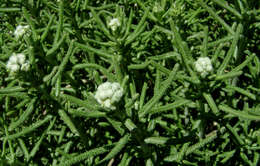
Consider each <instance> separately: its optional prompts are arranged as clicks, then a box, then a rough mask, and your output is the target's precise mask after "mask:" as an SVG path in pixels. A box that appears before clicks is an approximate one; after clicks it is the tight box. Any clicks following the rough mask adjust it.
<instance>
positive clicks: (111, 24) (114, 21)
mask: <svg viewBox="0 0 260 166" xmlns="http://www.w3.org/2000/svg"><path fill="white" fill-rule="evenodd" d="M120 25H121V23H120V21H119V19H118V18H113V19H111V20H110V22H109V23H108V26H109V27H110V28H111V29H112V31H115V30H116V29H117V27H119V26H120Z"/></svg>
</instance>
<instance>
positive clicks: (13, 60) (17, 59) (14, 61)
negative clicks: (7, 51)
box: [6, 53, 30, 73]
mask: <svg viewBox="0 0 260 166" xmlns="http://www.w3.org/2000/svg"><path fill="white" fill-rule="evenodd" d="M6 68H7V69H8V70H9V71H10V72H11V73H15V72H18V71H19V70H22V71H28V70H29V68H30V63H29V61H26V57H25V55H24V54H22V53H19V54H15V53H13V54H12V56H11V57H10V58H9V60H8V62H7V64H6Z"/></svg>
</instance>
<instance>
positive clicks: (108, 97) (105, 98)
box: [95, 82, 123, 110]
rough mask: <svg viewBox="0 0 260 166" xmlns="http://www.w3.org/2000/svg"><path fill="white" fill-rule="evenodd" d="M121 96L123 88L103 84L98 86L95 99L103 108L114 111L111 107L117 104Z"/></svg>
mask: <svg viewBox="0 0 260 166" xmlns="http://www.w3.org/2000/svg"><path fill="white" fill-rule="evenodd" d="M122 96H123V88H122V87H121V86H120V84H119V83H117V82H114V83H111V82H105V83H103V84H101V85H99V86H98V88H97V92H96V94H95V99H96V100H97V101H98V103H100V104H101V105H102V106H103V107H106V108H110V109H112V110H114V109H116V107H115V106H114V105H113V104H114V103H115V102H118V101H119V100H120V99H121V97H122Z"/></svg>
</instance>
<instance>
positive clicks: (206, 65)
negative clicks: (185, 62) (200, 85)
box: [194, 57, 213, 77]
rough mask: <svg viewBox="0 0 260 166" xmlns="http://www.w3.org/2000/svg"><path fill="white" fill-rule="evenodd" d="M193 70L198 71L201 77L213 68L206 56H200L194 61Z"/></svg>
mask: <svg viewBox="0 0 260 166" xmlns="http://www.w3.org/2000/svg"><path fill="white" fill-rule="evenodd" d="M194 65H195V70H196V71H197V72H198V73H200V75H201V76H202V77H205V76H206V75H208V73H209V72H211V71H212V70H213V67H212V64H211V61H210V59H209V58H208V57H200V58H198V60H197V61H196V62H195V64H194Z"/></svg>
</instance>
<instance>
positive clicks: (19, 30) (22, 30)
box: [14, 25, 30, 39]
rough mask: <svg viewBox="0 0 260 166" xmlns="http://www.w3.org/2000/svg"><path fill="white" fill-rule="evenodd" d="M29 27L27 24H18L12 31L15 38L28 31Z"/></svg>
mask: <svg viewBox="0 0 260 166" xmlns="http://www.w3.org/2000/svg"><path fill="white" fill-rule="evenodd" d="M29 29H30V27H29V25H25V26H22V25H18V26H17V27H16V29H15V31H14V36H15V38H16V39H19V38H20V37H21V36H23V35H24V34H25V33H26V32H28V31H29Z"/></svg>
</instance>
